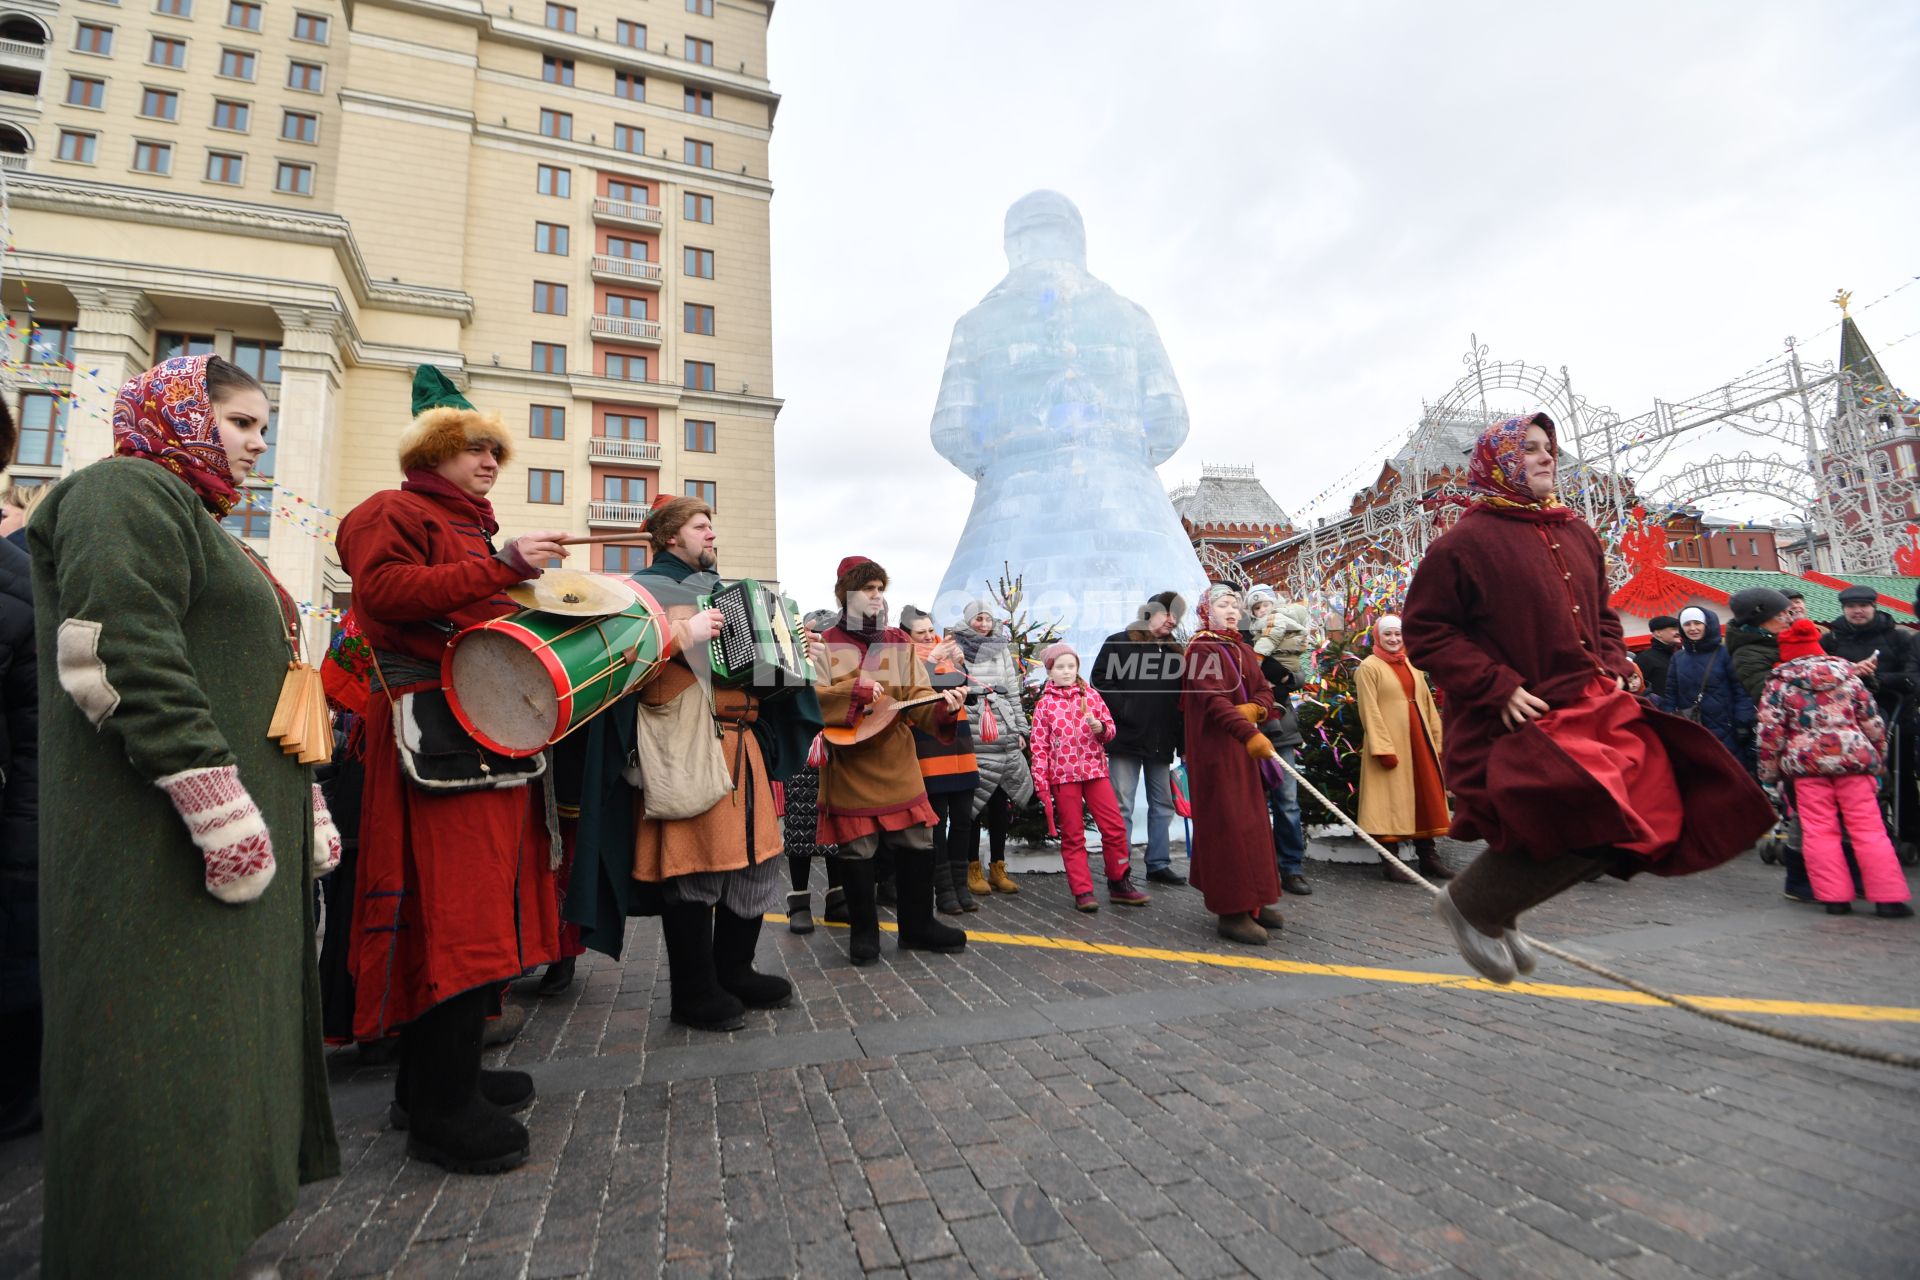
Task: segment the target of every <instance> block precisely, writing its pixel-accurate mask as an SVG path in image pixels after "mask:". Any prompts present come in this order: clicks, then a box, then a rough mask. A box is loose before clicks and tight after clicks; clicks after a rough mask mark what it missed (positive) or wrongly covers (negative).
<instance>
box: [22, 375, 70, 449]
mask: <svg viewBox="0 0 1920 1280" xmlns="http://www.w3.org/2000/svg"><path fill="white" fill-rule="evenodd" d="M66 457H67V398H66V397H65V396H63V395H54V394H50V393H48V392H44V391H29V392H26V393H25V394H24V395H22V396H21V397H20V444H19V447H18V448H17V449H16V450H15V451H14V455H13V460H14V461H15V462H21V463H26V464H28V465H29V466H35V467H57V466H60V465H61V464H62V463H64V462H65V461H66Z"/></svg>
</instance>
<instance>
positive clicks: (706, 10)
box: [687, 0, 713, 18]
mask: <svg viewBox="0 0 1920 1280" xmlns="http://www.w3.org/2000/svg"><path fill="white" fill-rule="evenodd" d="M687 12H688V13H697V14H699V15H700V16H701V17H703V18H711V17H712V16H713V0H687Z"/></svg>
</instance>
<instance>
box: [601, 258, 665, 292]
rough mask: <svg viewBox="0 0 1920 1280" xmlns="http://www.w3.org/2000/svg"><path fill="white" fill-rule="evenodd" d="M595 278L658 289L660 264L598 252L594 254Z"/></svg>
mask: <svg viewBox="0 0 1920 1280" xmlns="http://www.w3.org/2000/svg"><path fill="white" fill-rule="evenodd" d="M593 278H594V279H595V280H612V281H615V282H617V283H619V284H637V285H640V286H641V287H642V288H652V289H658V288H659V287H660V264H659V263H657V262H643V261H641V260H640V259H638V258H615V257H612V256H610V255H608V254H604V253H596V254H594V255H593Z"/></svg>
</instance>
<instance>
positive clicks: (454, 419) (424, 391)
mask: <svg viewBox="0 0 1920 1280" xmlns="http://www.w3.org/2000/svg"><path fill="white" fill-rule="evenodd" d="M472 444H490V445H492V446H493V447H494V451H495V453H496V454H497V455H498V456H499V459H500V461H501V462H502V463H505V462H506V461H507V459H509V458H511V457H512V456H513V441H512V439H511V438H510V437H509V436H508V434H507V426H506V424H505V423H504V422H502V421H500V415H499V414H497V413H481V412H480V411H479V410H478V409H476V408H474V407H473V402H472V401H470V400H468V399H467V398H466V397H465V396H463V395H461V394H460V389H459V388H458V387H456V386H454V385H453V383H452V382H451V381H450V380H449V379H448V378H447V375H446V374H444V373H441V372H440V370H438V369H436V368H434V367H433V366H432V365H430V364H423V365H421V366H420V367H419V368H418V369H415V370H414V371H413V421H412V422H410V423H408V424H407V429H406V430H405V431H402V432H401V433H400V468H401V470H403V471H414V470H424V471H430V470H432V469H433V468H435V467H437V466H439V465H440V464H441V463H443V462H445V461H446V460H447V459H448V458H451V457H455V456H456V455H458V454H461V453H464V452H465V451H466V449H467V446H468V445H472Z"/></svg>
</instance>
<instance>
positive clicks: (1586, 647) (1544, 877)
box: [1403, 413, 1773, 983]
mask: <svg viewBox="0 0 1920 1280" xmlns="http://www.w3.org/2000/svg"><path fill="white" fill-rule="evenodd" d="M1558 457H1559V447H1558V443H1557V441H1556V439H1555V435H1554V425H1553V420H1552V419H1551V418H1549V417H1547V415H1545V414H1544V413H1536V414H1533V415H1531V416H1530V417H1524V418H1509V419H1507V420H1506V421H1504V422H1500V423H1497V424H1495V425H1494V426H1491V427H1489V428H1487V430H1486V431H1485V432H1483V433H1482V434H1481V436H1480V439H1479V441H1478V443H1477V444H1476V445H1475V447H1474V451H1473V460H1472V463H1471V465H1470V467H1469V470H1468V478H1467V488H1468V491H1469V498H1468V501H1467V511H1466V514H1465V515H1464V516H1462V517H1461V519H1460V522H1459V523H1458V524H1457V525H1456V526H1455V527H1454V528H1453V529H1451V530H1450V531H1448V532H1447V533H1446V534H1445V535H1444V536H1442V537H1441V538H1440V539H1438V540H1437V541H1436V542H1435V543H1434V544H1433V545H1432V546H1431V547H1430V548H1428V550H1427V554H1426V556H1425V557H1424V558H1423V559H1422V560H1421V562H1420V568H1419V569H1418V571H1417V572H1415V574H1414V577H1413V585H1412V586H1411V587H1410V588H1409V590H1408V592H1407V605H1406V609H1405V610H1404V612H1403V620H1404V623H1405V628H1406V643H1407V651H1408V653H1409V655H1410V656H1411V657H1412V659H1413V661H1414V663H1415V665H1417V666H1419V667H1420V668H1422V669H1423V670H1425V671H1426V672H1427V674H1428V675H1429V676H1430V677H1431V678H1432V680H1433V683H1434V685H1435V686H1436V687H1438V688H1439V689H1440V690H1441V691H1442V693H1443V694H1444V697H1445V726H1446V734H1445V743H1444V746H1443V748H1442V763H1443V765H1444V768H1445V772H1446V778H1447V786H1448V789H1449V790H1451V791H1452V792H1453V795H1454V801H1455V804H1454V819H1453V832H1452V834H1453V836H1454V838H1455V839H1458V840H1485V841H1486V842H1487V849H1486V852H1484V853H1482V854H1481V855H1480V856H1479V858H1477V859H1475V861H1474V863H1473V865H1472V866H1470V867H1468V868H1467V869H1466V870H1465V871H1464V872H1462V873H1461V874H1460V876H1459V878H1457V879H1456V880H1454V881H1453V883H1452V884H1451V885H1450V886H1448V890H1447V892H1446V893H1444V894H1442V895H1441V896H1440V899H1439V901H1438V902H1437V903H1436V905H1435V912H1436V914H1438V915H1439V916H1440V918H1441V919H1442V920H1444V921H1446V923H1447V925H1448V926H1449V928H1451V929H1452V931H1453V934H1454V940H1455V942H1456V943H1457V944H1458V945H1459V947H1460V954H1461V955H1462V956H1464V957H1465V958H1466V959H1467V961H1468V963H1470V964H1472V965H1473V966H1474V968H1476V969H1478V970H1479V971H1480V972H1481V973H1482V974H1484V975H1485V976H1486V977H1488V978H1490V979H1492V980H1493V981H1495V982H1503V983H1504V982H1511V981H1513V978H1514V975H1515V973H1516V972H1519V973H1531V972H1532V971H1533V967H1534V963H1535V956H1534V953H1533V952H1532V950H1531V949H1530V948H1528V947H1527V946H1526V945H1525V941H1524V939H1522V938H1521V937H1520V936H1519V935H1518V934H1517V933H1516V932H1515V929H1516V922H1517V918H1518V916H1519V915H1520V913H1521V912H1523V911H1526V910H1528V909H1529V908H1531V907H1535V906H1538V905H1539V904H1540V903H1542V902H1545V901H1546V900H1547V899H1548V898H1551V897H1553V896H1554V895H1555V894H1557V893H1560V892H1562V891H1563V890H1566V889H1568V888H1571V887H1572V886H1573V885H1575V884H1577V883H1579V882H1580V881H1582V880H1590V879H1593V878H1595V877H1597V876H1599V875H1602V874H1612V875H1616V876H1619V877H1621V878H1622V879H1624V878H1626V877H1628V876H1632V875H1635V874H1637V873H1639V872H1641V871H1651V872H1653V873H1654V874H1655V875H1663V876H1674V875H1686V874H1689V873H1691V872H1695V871H1704V870H1707V869H1708V868H1710V867H1716V866H1718V865H1720V864H1721V863H1722V862H1725V861H1726V860H1727V859H1729V858H1732V857H1734V856H1735V855H1736V854H1738V853H1740V852H1741V851H1742V850H1744V849H1747V848H1749V847H1751V845H1752V844H1753V842H1754V841H1755V840H1756V839H1758V838H1759V836H1760V834H1761V833H1762V832H1763V831H1765V830H1767V829H1768V828H1769V827H1770V826H1771V825H1772V824H1773V811H1772V808H1771V806H1769V804H1768V803H1767V798H1766V796H1765V795H1764V794H1763V793H1762V792H1761V791H1760V788H1759V787H1758V786H1757V785H1755V783H1754V782H1753V780H1752V779H1751V778H1749V777H1748V776H1747V774H1746V771H1745V770H1744V769H1742V768H1741V767H1740V764H1739V762H1738V761H1737V760H1735V759H1734V758H1733V756H1732V755H1730V754H1729V753H1728V752H1727V751H1726V749H1725V748H1723V747H1722V746H1721V745H1720V744H1719V742H1717V741H1716V740H1715V739H1714V737H1713V735H1712V734H1710V733H1708V732H1707V731H1706V730H1704V729H1702V728H1700V726H1698V725H1696V724H1692V723H1690V722H1688V721H1686V720H1682V719H1680V718H1679V717H1677V716H1670V715H1665V714H1663V713H1661V712H1658V711H1654V710H1652V709H1651V708H1649V707H1647V706H1646V705H1645V704H1643V703H1641V702H1640V701H1638V700H1637V699H1635V698H1634V697H1633V696H1632V695H1631V694H1629V693H1627V692H1625V691H1624V688H1623V685H1624V682H1625V679H1626V675H1627V673H1628V672H1629V671H1630V670H1632V664H1631V662H1630V661H1629V659H1628V657H1627V652H1626V647H1625V646H1624V645H1623V644H1622V643H1621V631H1620V619H1619V618H1618V617H1617V616H1616V615H1615V614H1614V612H1613V610H1612V609H1611V608H1609V607H1608V605H1607V595H1608V590H1607V577H1606V565H1605V560H1604V556H1603V553H1602V550H1601V546H1600V539H1599V538H1598V537H1597V536H1595V534H1594V532H1593V530H1592V529H1591V528H1589V527H1588V526H1587V524H1586V522H1584V521H1582V520H1580V519H1579V518H1578V517H1577V516H1575V515H1574V513H1573V512H1572V510H1570V509H1569V508H1568V507H1567V506H1565V505H1564V504H1563V503H1562V502H1561V501H1560V499H1559V498H1558V497H1557V496H1556V492H1555V491H1556V481H1557V475H1556V467H1557V463H1558Z"/></svg>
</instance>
